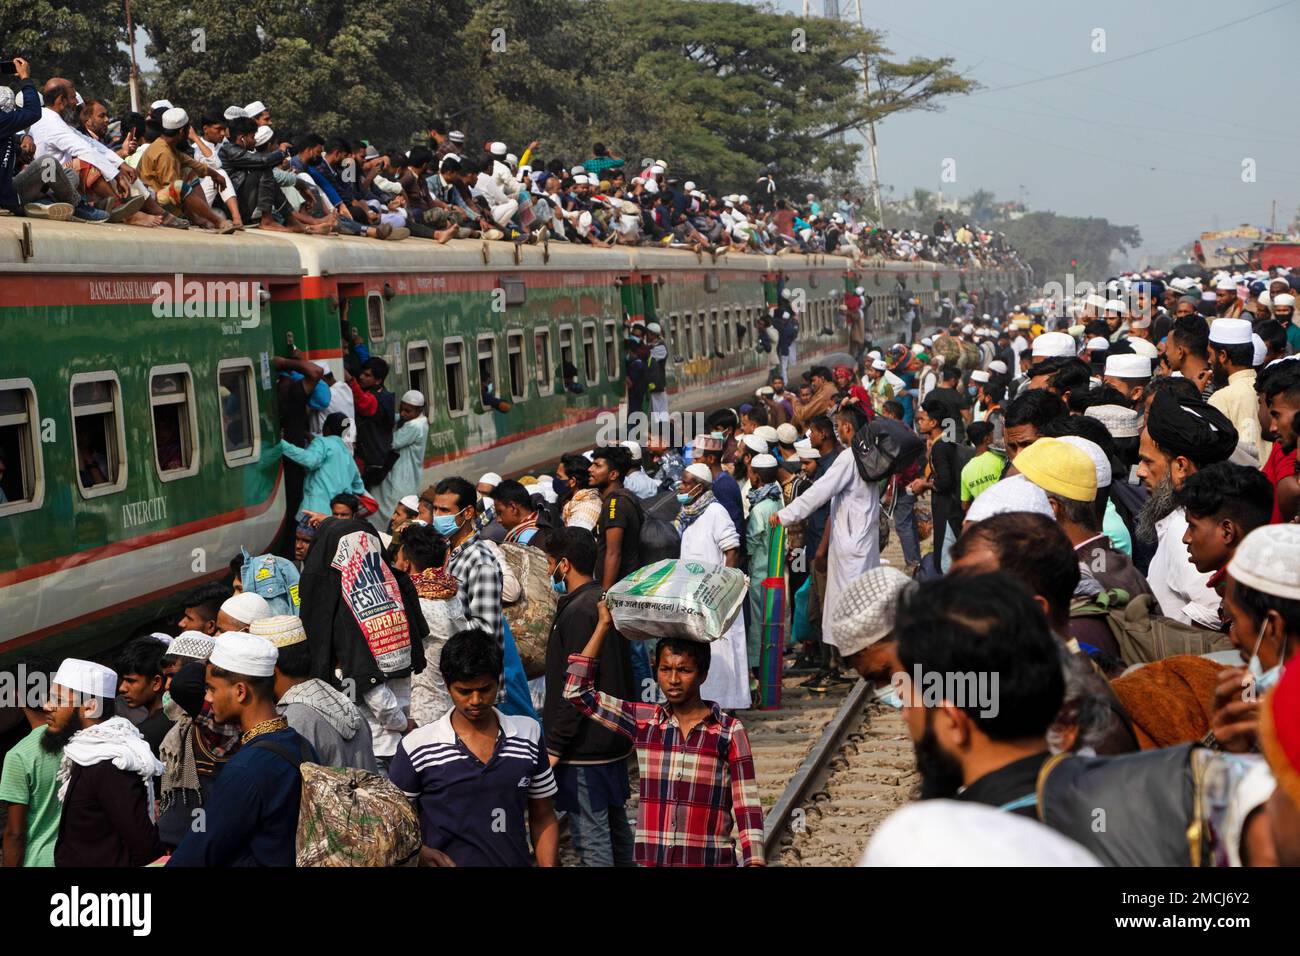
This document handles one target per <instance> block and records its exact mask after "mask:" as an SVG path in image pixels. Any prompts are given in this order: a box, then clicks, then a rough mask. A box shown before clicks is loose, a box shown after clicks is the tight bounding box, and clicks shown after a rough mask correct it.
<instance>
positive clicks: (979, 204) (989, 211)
mask: <svg viewBox="0 0 1300 956" xmlns="http://www.w3.org/2000/svg"><path fill="white" fill-rule="evenodd" d="M997 198H998V197H997V196H995V195H994V194H993V193H992V192H990V191H989V190H987V189H977V190H975V191H974V192H973V193H971V194H970V195H969V196H967V197H966V200H965V201H966V204H967V205H969V206H970V220H971V222H974V223H978V224H980V225H984V224H987V223H990V222H993V221H994V220H995V219H997V218H999V216H998V207H997Z"/></svg>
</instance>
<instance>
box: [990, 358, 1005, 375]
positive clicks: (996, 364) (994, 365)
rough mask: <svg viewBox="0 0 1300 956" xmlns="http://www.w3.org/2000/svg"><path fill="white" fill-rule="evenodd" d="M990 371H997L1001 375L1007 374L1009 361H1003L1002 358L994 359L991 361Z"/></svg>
mask: <svg viewBox="0 0 1300 956" xmlns="http://www.w3.org/2000/svg"><path fill="white" fill-rule="evenodd" d="M989 371H990V372H997V373H998V374H999V375H1006V374H1007V363H1006V362H1004V361H1002V359H994V360H993V361H992V362H989Z"/></svg>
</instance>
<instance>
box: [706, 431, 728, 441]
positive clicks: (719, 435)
mask: <svg viewBox="0 0 1300 956" xmlns="http://www.w3.org/2000/svg"><path fill="white" fill-rule="evenodd" d="M709 434H711V435H712V436H713V437H714V438H722V439H725V438H726V437H727V433H726V432H710V433H709Z"/></svg>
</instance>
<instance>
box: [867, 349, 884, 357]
mask: <svg viewBox="0 0 1300 956" xmlns="http://www.w3.org/2000/svg"><path fill="white" fill-rule="evenodd" d="M867 356H868V357H869V358H873V359H878V358H880V357H881V355H880V349H872V350H871V351H870V352H868V353H867Z"/></svg>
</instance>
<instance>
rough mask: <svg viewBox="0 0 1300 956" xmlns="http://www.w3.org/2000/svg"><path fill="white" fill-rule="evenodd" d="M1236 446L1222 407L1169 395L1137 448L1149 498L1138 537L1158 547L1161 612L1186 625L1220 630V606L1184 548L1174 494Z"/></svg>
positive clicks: (1155, 402) (1153, 574)
mask: <svg viewBox="0 0 1300 956" xmlns="http://www.w3.org/2000/svg"><path fill="white" fill-rule="evenodd" d="M1236 447H1237V430H1236V429H1235V428H1233V426H1232V423H1231V422H1230V421H1228V419H1227V417H1226V416H1225V415H1224V414H1223V413H1222V412H1221V411H1219V410H1218V409H1217V408H1214V407H1213V406H1211V405H1209V404H1208V403H1206V402H1202V401H1192V400H1189V399H1186V398H1183V399H1180V398H1178V397H1175V395H1174V394H1173V392H1172V391H1169V390H1163V391H1160V392H1158V393H1157V394H1156V397H1155V398H1154V399H1152V401H1151V407H1150V409H1149V410H1148V411H1147V418H1146V427H1145V428H1143V429H1142V438H1141V442H1140V444H1139V446H1138V469H1137V475H1138V479H1139V480H1140V481H1141V482H1142V483H1143V484H1144V485H1145V486H1146V488H1147V491H1148V492H1149V494H1148V496H1147V500H1146V504H1144V505H1143V506H1142V510H1141V511H1140V512H1139V513H1138V518H1137V536H1138V538H1139V539H1142V540H1144V541H1147V542H1155V543H1156V551H1155V554H1154V556H1153V557H1152V558H1151V565H1150V567H1149V568H1148V569H1147V583H1148V584H1149V585H1151V591H1152V593H1153V594H1155V596H1156V600H1157V601H1159V602H1160V610H1161V613H1163V614H1164V615H1165V616H1166V617H1171V618H1173V619H1174V620H1176V621H1178V622H1180V623H1182V624H1194V625H1196V626H1198V627H1206V628H1210V629H1211V630H1217V629H1218V627H1219V603H1220V602H1219V596H1218V594H1216V593H1215V592H1214V590H1213V589H1211V588H1210V587H1209V579H1210V575H1208V574H1203V573H1201V572H1199V571H1197V570H1196V569H1195V568H1194V567H1193V566H1192V564H1191V559H1190V557H1189V556H1188V553H1187V545H1185V544H1183V535H1184V534H1185V533H1186V532H1187V516H1186V515H1185V514H1184V513H1183V509H1182V508H1179V507H1178V506H1177V504H1176V502H1175V492H1177V491H1178V490H1179V489H1181V488H1182V487H1183V483H1184V482H1185V481H1186V480H1187V478H1188V476H1190V475H1192V474H1193V473H1195V472H1196V470H1197V469H1198V468H1204V467H1205V466H1206V465H1210V464H1213V463H1214V462H1216V461H1226V460H1227V459H1228V456H1230V455H1231V454H1232V453H1233V451H1234V450H1235V449H1236Z"/></svg>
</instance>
